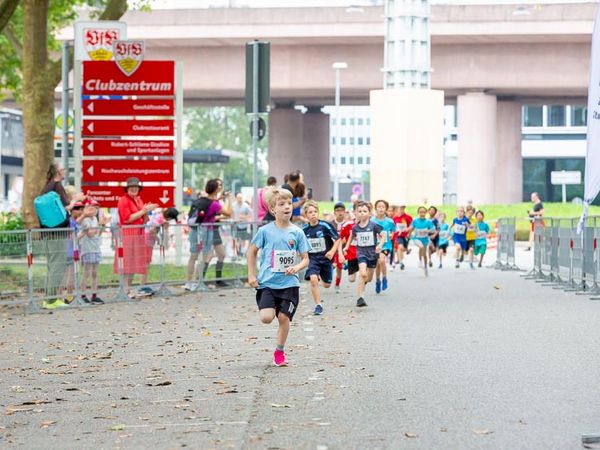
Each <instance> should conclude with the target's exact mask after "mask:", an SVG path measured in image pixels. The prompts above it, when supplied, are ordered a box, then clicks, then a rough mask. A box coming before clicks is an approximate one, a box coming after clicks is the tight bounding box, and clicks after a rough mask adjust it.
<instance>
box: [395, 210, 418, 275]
mask: <svg viewBox="0 0 600 450" xmlns="http://www.w3.org/2000/svg"><path fill="white" fill-rule="evenodd" d="M412 221H413V218H412V217H411V216H410V215H408V214H406V205H400V206H399V207H398V210H397V211H396V215H395V216H394V223H395V224H396V233H395V234H394V238H395V240H396V242H397V243H398V252H396V255H397V258H398V261H397V262H398V263H399V264H400V270H404V254H405V253H406V254H407V255H408V254H410V249H409V248H408V240H409V236H410V233H411V232H412V228H411V225H412Z"/></svg>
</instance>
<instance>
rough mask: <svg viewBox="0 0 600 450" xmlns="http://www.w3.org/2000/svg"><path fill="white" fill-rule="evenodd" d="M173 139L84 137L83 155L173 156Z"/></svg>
mask: <svg viewBox="0 0 600 450" xmlns="http://www.w3.org/2000/svg"><path fill="white" fill-rule="evenodd" d="M174 154H175V141H168V140H161V141H156V140H152V141H142V140H126V139H114V140H113V139H84V140H83V156H173V155H174Z"/></svg>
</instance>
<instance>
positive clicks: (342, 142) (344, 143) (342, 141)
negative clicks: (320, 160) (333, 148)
mask: <svg viewBox="0 0 600 450" xmlns="http://www.w3.org/2000/svg"><path fill="white" fill-rule="evenodd" d="M341 144H342V145H346V138H345V137H343V138H342V140H341Z"/></svg>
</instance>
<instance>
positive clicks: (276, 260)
mask: <svg viewBox="0 0 600 450" xmlns="http://www.w3.org/2000/svg"><path fill="white" fill-rule="evenodd" d="M295 261H296V251H295V250H273V253H271V270H272V271H273V272H278V273H281V272H285V271H286V269H287V268H288V267H292V266H293V265H294V263H295Z"/></svg>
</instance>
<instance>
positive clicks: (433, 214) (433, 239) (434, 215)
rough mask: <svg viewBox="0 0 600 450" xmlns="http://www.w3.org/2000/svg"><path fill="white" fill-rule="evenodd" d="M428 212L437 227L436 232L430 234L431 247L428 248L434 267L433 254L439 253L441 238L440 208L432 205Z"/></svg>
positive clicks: (431, 263) (430, 261) (430, 264)
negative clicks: (438, 216) (438, 215)
mask: <svg viewBox="0 0 600 450" xmlns="http://www.w3.org/2000/svg"><path fill="white" fill-rule="evenodd" d="M427 212H428V214H429V220H431V223H433V226H434V228H435V233H433V234H432V235H431V236H429V247H428V248H427V251H428V253H429V267H433V258H432V256H433V255H434V254H436V253H437V249H438V244H439V240H440V222H439V220H438V218H437V214H438V210H437V208H436V207H435V206H430V207H429V209H428V211H427Z"/></svg>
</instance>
